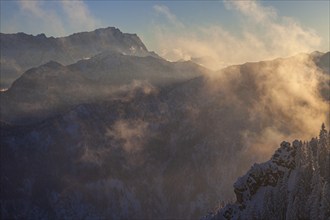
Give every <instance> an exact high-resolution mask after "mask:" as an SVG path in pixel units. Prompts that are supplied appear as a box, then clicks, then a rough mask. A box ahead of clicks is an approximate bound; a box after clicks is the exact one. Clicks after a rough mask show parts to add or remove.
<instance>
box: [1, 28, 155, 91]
mask: <svg viewBox="0 0 330 220" xmlns="http://www.w3.org/2000/svg"><path fill="white" fill-rule="evenodd" d="M0 42H1V59H0V62H1V88H8V87H9V85H10V84H11V83H12V82H13V81H14V80H15V79H16V78H17V77H18V76H19V75H20V74H22V73H23V72H24V71H26V70H28V69H29V68H32V67H37V66H40V65H42V64H44V63H47V62H48V61H50V60H54V61H57V62H59V63H61V64H63V65H68V64H72V63H75V62H77V61H78V60H81V59H84V58H89V57H91V56H94V55H96V54H98V53H101V52H104V51H115V52H119V53H123V54H127V55H134V56H154V57H157V58H160V57H159V56H158V55H157V54H156V53H155V52H149V51H148V49H147V48H146V46H145V45H144V44H143V42H142V41H141V39H140V38H139V37H138V36H137V35H136V34H126V33H122V32H121V31H120V30H119V29H118V28H114V27H108V28H100V29H96V30H94V31H90V32H80V33H75V34H72V35H69V36H66V37H58V38H54V37H46V36H45V35H44V34H39V35H36V36H34V35H28V34H25V33H17V34H4V33H0Z"/></svg>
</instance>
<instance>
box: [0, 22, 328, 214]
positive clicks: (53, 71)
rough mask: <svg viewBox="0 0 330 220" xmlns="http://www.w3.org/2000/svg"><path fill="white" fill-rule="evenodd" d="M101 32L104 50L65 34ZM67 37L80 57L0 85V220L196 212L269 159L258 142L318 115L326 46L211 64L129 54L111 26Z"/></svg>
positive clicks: (324, 91)
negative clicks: (270, 57)
mask: <svg viewBox="0 0 330 220" xmlns="http://www.w3.org/2000/svg"><path fill="white" fill-rule="evenodd" d="M97 33H98V34H97ZM101 33H108V34H109V39H111V40H109V41H106V39H104V42H108V43H109V45H103V47H104V48H106V47H108V48H110V49H107V50H106V51H102V48H101V47H100V48H99V49H100V50H101V51H99V52H97V50H94V51H93V50H92V51H89V50H88V49H86V48H94V47H96V46H91V45H93V44H94V43H95V42H94V40H91V41H92V42H89V41H88V40H86V41H85V40H84V37H79V38H78V37H77V36H85V35H86V36H98V37H97V39H99V38H100V36H103V35H102V34H101ZM18 35H20V34H18ZM21 35H24V36H25V34H21ZM3 36H5V35H3ZM6 36H7V35H6ZM73 36H76V37H73ZM106 36H108V35H106ZM118 36H119V37H118ZM123 36H126V38H125V37H123ZM30 37H31V38H33V39H35V38H36V37H32V36H30ZM38 38H41V39H44V38H45V37H43V36H39V37H38ZM76 38H77V39H80V40H79V42H81V48H80V46H76V47H77V48H76V49H75V50H76V51H80V52H79V53H78V52H77V54H80V55H81V58H79V57H78V55H77V57H76V58H75V59H71V60H70V61H67V62H61V61H60V60H56V59H53V58H52V59H49V60H46V58H45V57H44V58H45V60H44V61H43V63H39V64H36V66H33V67H32V68H30V67H29V68H30V69H28V70H26V71H25V72H21V73H20V74H22V75H21V76H19V78H17V79H16V80H15V81H14V82H13V83H12V86H11V87H10V88H9V89H8V90H7V91H5V92H1V93H0V98H1V123H0V129H1V138H0V145H1V209H2V210H1V217H2V218H4V219H6V218H11V219H12V218H14V219H19V218H27V219H29V218H31V219H40V218H50V219H52V218H54V219H66V218H71V219H84V218H86V219H88V218H91V219H160V218H165V219H199V218H200V217H201V216H202V215H204V214H205V213H207V211H208V210H209V209H210V208H211V207H213V206H214V205H215V204H217V203H218V202H219V201H222V200H224V201H228V200H231V199H232V198H233V197H234V193H233V192H232V190H231V188H232V187H231V185H232V183H233V182H234V180H235V179H236V178H237V177H238V176H241V175H242V173H244V172H245V171H246V170H247V169H248V167H249V166H250V164H251V163H253V162H254V161H256V160H261V159H264V158H265V157H268V156H269V155H268V154H269V152H272V151H273V150H274V149H273V145H272V144H269V142H268V138H271V139H274V138H273V137H275V138H276V140H277V138H278V137H282V136H292V135H298V134H299V135H303V134H305V133H306V130H308V128H309V127H308V124H307V121H308V120H309V119H310V118H313V120H315V121H316V120H320V119H326V111H327V109H326V106H327V104H328V103H329V100H330V99H329V96H328V95H329V91H330V89H329V74H328V73H329V71H328V70H329V63H327V58H326V57H329V53H313V54H300V55H297V56H294V57H289V58H279V59H276V60H270V61H261V62H256V63H246V64H242V65H235V66H230V67H227V68H225V69H222V70H219V71H217V72H212V71H210V70H208V69H206V68H204V67H202V66H199V65H198V64H195V63H193V62H191V61H188V62H168V61H166V60H164V59H162V58H160V57H158V56H157V55H155V54H154V53H152V52H148V51H147V50H146V49H145V47H142V46H141V48H140V49H141V50H139V49H137V51H138V52H136V51H135V52H134V53H133V52H132V50H130V48H131V46H132V45H135V46H134V47H136V46H137V45H141V44H142V42H141V41H140V40H138V39H139V38H138V37H137V36H136V35H126V34H122V33H121V32H120V31H119V30H117V29H114V28H108V29H100V30H96V31H94V32H88V33H81V34H74V35H71V36H69V37H67V38H65V39H76ZM46 39H48V40H49V39H53V38H46ZM59 39H62V38H56V39H55V38H54V39H53V40H54V41H57V40H59ZM87 39H94V38H93V37H91V38H89V37H87ZM102 39H103V38H102ZM113 39H126V40H125V41H124V40H118V42H115V41H114V40H113ZM127 39H135V40H136V41H134V43H131V42H132V41H130V40H127ZM72 41H73V40H72ZM9 42H11V41H9ZM12 42H14V41H12ZM74 42H76V41H74ZM102 42H103V41H102ZM124 42H130V43H124ZM95 44H96V43H95ZM104 44H107V43H104ZM117 44H118V45H117ZM5 45H6V44H5ZM37 45H38V44H37ZM76 45H78V43H76ZM97 45H98V44H97ZM127 45H128V46H127ZM142 45H143V44H142ZM48 46H49V45H48V43H46V45H44V47H48ZM1 47H2V44H1ZM64 48H66V49H68V48H70V47H64ZM84 48H85V49H84ZM118 48H119V49H118ZM136 48H137V47H136ZM143 48H144V49H143ZM1 49H2V48H1ZM4 51H5V52H6V51H9V50H4ZM130 51H131V52H130ZM85 52H86V54H85ZM6 53H7V52H6ZM94 53H95V54H94ZM4 54H5V53H4ZM9 54H10V53H9ZM27 54H29V53H27ZM55 54H57V55H58V56H59V57H60V56H69V55H68V54H69V53H67V52H58V53H57V52H56V53H55ZM72 54H76V53H73V52H72ZM72 54H71V55H70V56H71V57H73V55H72ZM2 56H4V57H5V56H7V57H10V56H9V55H2ZM11 56H12V59H13V60H15V62H16V63H18V62H23V61H24V59H25V58H24V57H16V58H15V54H12V55H11ZM41 57H43V56H41ZM1 59H2V57H1ZM76 59H77V60H76ZM1 62H3V61H2V60H1ZM71 62H72V63H71ZM29 65H32V64H29ZM33 65H34V64H33ZM22 68H23V67H22ZM311 115H312V116H311ZM317 123H319V122H318V121H317ZM320 123H322V121H321V122H320ZM325 123H329V122H328V121H325ZM256 146H258V147H263V149H262V150H263V151H262V152H263V153H261V154H259V153H258V152H257V151H255V150H257V149H255V147H256ZM258 149H259V148H258ZM288 149H289V148H288ZM290 149H291V148H290ZM264 152H266V153H264ZM243 182H244V181H243ZM244 198H245V197H244ZM214 215H215V214H214ZM212 216H213V215H212Z"/></svg>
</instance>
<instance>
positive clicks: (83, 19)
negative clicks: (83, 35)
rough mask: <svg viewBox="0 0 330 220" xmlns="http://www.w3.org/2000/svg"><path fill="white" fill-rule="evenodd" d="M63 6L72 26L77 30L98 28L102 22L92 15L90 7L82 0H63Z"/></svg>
mask: <svg viewBox="0 0 330 220" xmlns="http://www.w3.org/2000/svg"><path fill="white" fill-rule="evenodd" d="M61 6H62V8H63V11H64V12H65V14H66V16H67V17H68V22H69V23H70V26H71V27H75V28H76V29H77V30H80V31H81V30H86V29H87V30H91V29H96V28H97V27H98V26H100V25H101V22H100V21H99V20H97V19H96V18H95V17H94V16H92V15H91V13H90V11H89V9H88V7H87V5H86V4H84V2H82V1H65V0H62V1H61Z"/></svg>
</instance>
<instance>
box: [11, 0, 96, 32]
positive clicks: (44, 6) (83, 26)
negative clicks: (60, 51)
mask: <svg viewBox="0 0 330 220" xmlns="http://www.w3.org/2000/svg"><path fill="white" fill-rule="evenodd" d="M18 6H19V8H20V12H19V14H18V15H17V16H16V18H14V19H13V20H12V22H11V25H12V26H13V28H11V29H14V28H17V29H19V31H22V30H24V28H28V32H29V31H31V30H32V31H34V32H38V33H47V34H50V35H52V36H63V35H68V34H71V33H72V32H79V31H82V30H84V31H85V30H93V29H96V28H97V27H99V26H101V25H102V24H101V22H100V21H99V20H97V19H96V18H95V17H94V16H93V15H92V14H91V13H90V11H89V9H88V7H87V5H86V4H85V3H84V2H83V1H64V0H62V1H54V2H48V1H24V0H21V1H19V2H18ZM22 20H23V21H24V22H25V23H24V24H22V22H21V21H22Z"/></svg>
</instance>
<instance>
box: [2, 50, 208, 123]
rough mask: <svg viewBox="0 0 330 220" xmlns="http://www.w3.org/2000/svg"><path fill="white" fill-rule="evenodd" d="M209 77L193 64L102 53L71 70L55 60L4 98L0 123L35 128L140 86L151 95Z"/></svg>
mask: <svg viewBox="0 0 330 220" xmlns="http://www.w3.org/2000/svg"><path fill="white" fill-rule="evenodd" d="M207 73H209V71H208V70H207V69H205V68H203V67H201V66H199V65H197V64H194V63H192V62H180V63H172V62H168V61H165V60H163V59H158V58H155V57H151V56H147V57H137V56H129V55H123V54H120V53H117V52H104V53H101V54H98V55H96V56H94V57H92V58H90V59H88V60H81V61H78V62H77V63H75V64H72V65H69V66H63V65H61V64H59V63H57V62H54V61H51V62H48V63H47V64H44V65H42V66H40V67H37V68H32V69H30V70H28V71H27V72H25V73H24V74H23V75H22V76H21V77H20V78H19V79H18V80H16V81H15V82H14V83H13V85H12V87H11V88H10V89H8V90H7V91H5V92H2V93H0V98H1V104H2V105H1V120H2V121H4V122H8V123H14V124H31V123H34V122H36V121H40V120H44V119H46V118H47V117H50V116H54V115H56V114H59V113H61V112H63V111H65V110H68V109H69V108H72V107H73V106H75V105H77V104H81V103H89V102H95V101H99V100H104V99H109V98H110V97H113V96H116V95H118V94H119V93H122V92H127V91H129V90H131V89H134V87H136V86H142V85H143V87H144V88H145V89H146V90H150V89H153V87H159V86H164V85H169V84H173V83H179V82H183V81H185V80H188V79H192V78H195V77H198V76H201V75H204V74H207Z"/></svg>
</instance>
